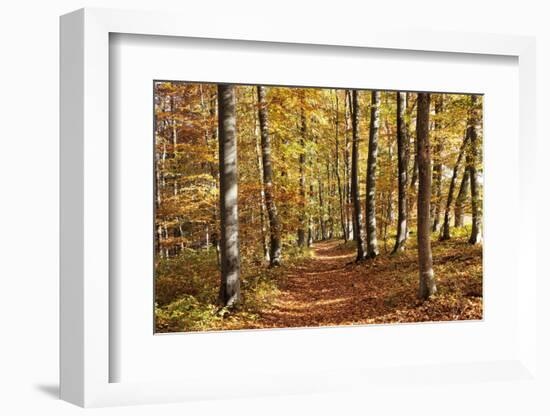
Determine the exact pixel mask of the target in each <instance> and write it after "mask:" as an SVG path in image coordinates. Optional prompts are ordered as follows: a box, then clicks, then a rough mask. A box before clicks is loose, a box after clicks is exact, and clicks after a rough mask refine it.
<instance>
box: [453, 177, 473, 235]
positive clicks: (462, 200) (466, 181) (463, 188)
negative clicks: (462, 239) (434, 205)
mask: <svg viewBox="0 0 550 416" xmlns="http://www.w3.org/2000/svg"><path fill="white" fill-rule="evenodd" d="M469 188H470V171H469V170H468V167H465V168H464V174H463V175H462V181H461V182H460V189H459V190H458V196H457V197H456V202H455V227H464V205H465V204H466V199H467V198H468V191H469Z"/></svg>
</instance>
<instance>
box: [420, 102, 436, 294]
mask: <svg viewBox="0 0 550 416" xmlns="http://www.w3.org/2000/svg"><path fill="white" fill-rule="evenodd" d="M417 112H418V113H417V114H418V115H417V119H416V154H417V158H418V201H417V218H418V220H417V221H418V268H419V275H420V276H419V287H418V297H419V298H420V299H427V298H429V297H430V296H431V295H433V294H434V293H435V292H436V291H437V289H436V285H435V276H434V272H433V261H432V247H431V241H430V234H431V233H430V197H431V195H430V194H431V189H432V172H431V160H430V137H429V128H430V127H429V126H430V95H429V94H427V93H419V94H418V104H417Z"/></svg>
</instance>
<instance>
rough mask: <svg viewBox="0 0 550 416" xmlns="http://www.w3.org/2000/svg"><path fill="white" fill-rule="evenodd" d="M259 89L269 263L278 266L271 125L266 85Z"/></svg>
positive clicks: (278, 245)
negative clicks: (268, 231) (267, 217)
mask: <svg viewBox="0 0 550 416" xmlns="http://www.w3.org/2000/svg"><path fill="white" fill-rule="evenodd" d="M257 89H258V105H259V109H258V115H259V119H260V134H261V137H262V164H263V171H264V172H263V173H264V174H263V177H264V189H265V204H266V207H267V214H268V216H269V229H270V241H269V265H270V266H272V267H273V266H278V265H280V264H281V225H280V223H279V217H278V215H277V207H276V205H275V198H274V194H273V171H272V169H271V142H270V137H269V126H268V116H267V103H266V100H265V95H266V91H265V87H264V86H261V85H259V86H258V87H257Z"/></svg>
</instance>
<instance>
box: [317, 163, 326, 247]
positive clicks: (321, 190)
mask: <svg viewBox="0 0 550 416" xmlns="http://www.w3.org/2000/svg"><path fill="white" fill-rule="evenodd" d="M317 164H319V161H317ZM324 189H325V187H324V186H323V177H322V175H321V169H320V168H319V170H318V171H317V191H318V196H319V227H321V239H322V240H326V239H327V229H326V224H325V200H324V198H323V193H324Z"/></svg>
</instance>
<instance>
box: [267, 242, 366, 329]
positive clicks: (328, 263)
mask: <svg viewBox="0 0 550 416" xmlns="http://www.w3.org/2000/svg"><path fill="white" fill-rule="evenodd" d="M354 259H355V251H354V250H353V249H346V247H345V246H344V245H343V241H342V240H330V241H322V242H317V243H315V244H314V245H313V256H312V257H311V258H309V259H307V260H304V261H303V262H301V263H299V264H297V265H296V266H293V267H291V268H289V269H287V270H286V273H285V274H284V275H283V276H281V277H280V278H279V279H280V280H281V282H282V284H281V294H280V295H279V296H278V298H277V300H276V301H275V302H273V305H272V308H270V309H269V310H268V311H266V312H264V313H262V319H261V320H262V321H263V322H264V324H265V325H266V326H277V327H296V326H318V325H341V324H344V323H346V322H343V321H342V317H343V316H345V317H346V318H347V319H348V320H349V319H350V318H351V321H355V319H353V318H354V317H355V318H361V317H359V316H357V315H356V314H355V313H353V314H352V311H357V312H360V311H361V310H363V309H364V303H365V302H366V301H368V299H369V297H368V296H367V294H366V291H368V288H367V285H366V284H365V279H364V278H362V279H359V277H361V276H359V273H358V270H357V267H356V265H355V264H354V263H353V261H354Z"/></svg>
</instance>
